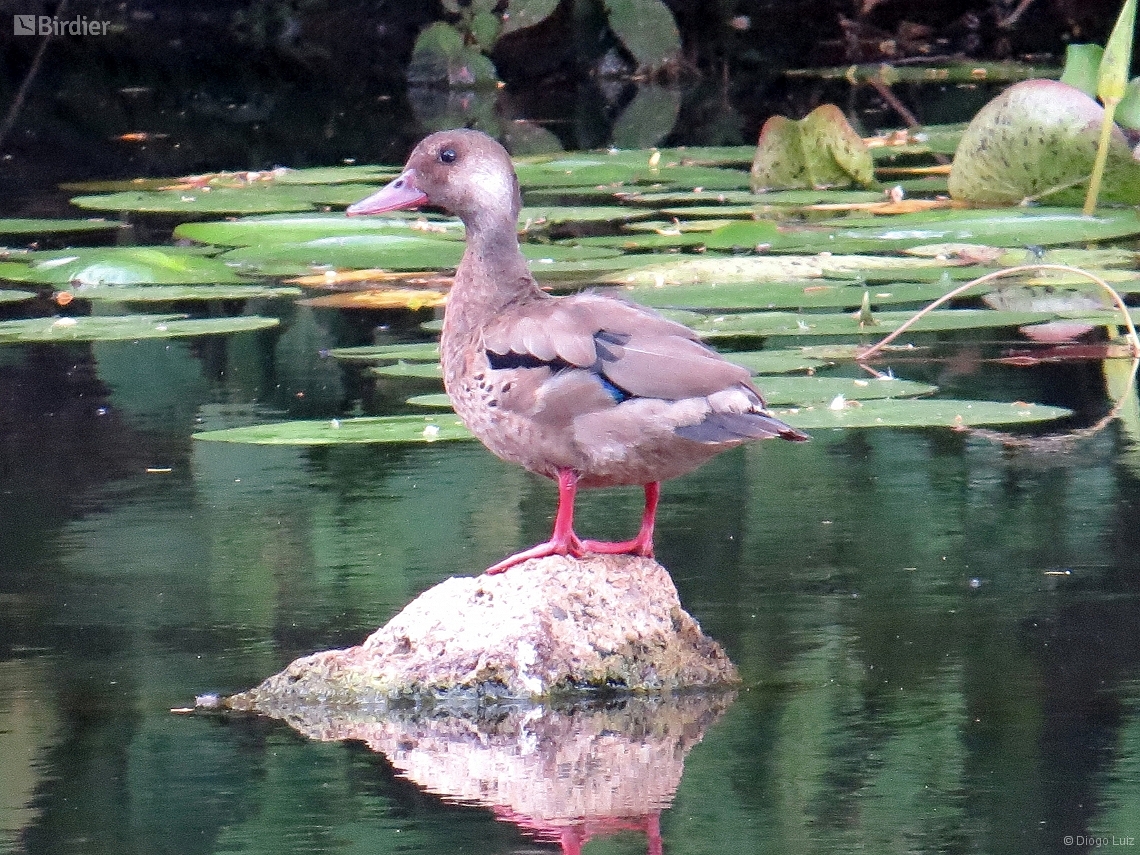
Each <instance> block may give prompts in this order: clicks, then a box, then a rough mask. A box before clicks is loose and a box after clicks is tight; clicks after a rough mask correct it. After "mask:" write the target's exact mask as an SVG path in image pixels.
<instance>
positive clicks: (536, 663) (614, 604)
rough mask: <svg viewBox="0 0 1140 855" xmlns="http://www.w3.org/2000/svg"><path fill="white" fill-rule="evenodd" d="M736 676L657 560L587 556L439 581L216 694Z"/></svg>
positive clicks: (663, 682)
mask: <svg viewBox="0 0 1140 855" xmlns="http://www.w3.org/2000/svg"><path fill="white" fill-rule="evenodd" d="M739 681H740V678H739V675H738V674H737V671H736V668H735V666H733V664H732V663H731V662H730V661H729V659H728V657H727V656H726V655H725V653H724V651H723V650H722V649H721V647H720V645H718V644H717V643H716V642H715V641H713V640H712V639H710V638H708V637H707V636H706V635H704V633H702V632H701V629H700V626H698V624H697V622H696V621H695V620H693V618H692V617H691V616H690V615H689V614H688V613H687V612H685V610H684V609H682V608H681V603H680V600H679V599H678V597H677V589H676V588H675V587H674V585H673V580H672V579H671V578H670V577H669V574H668V572H667V571H666V570H665V568H664V567H662V566H661V565H660V564H658V563H656V562H655V561H652V560H650V559H647V558H638V557H634V556H626V555H621V556H618V555H605V556H603V555H596V556H595V555H591V556H588V557H587V558H584V559H572V558H563V557H549V558H542V559H537V560H532V561H529V562H527V563H526V564H523V565H520V566H519V567H515V568H512V569H511V570H509V571H508V572H506V573H502V574H499V575H496V576H487V575H483V576H477V577H457V578H452V579H448V580H447V581H445V582H442V583H440V584H439V585H436V586H435V587H434V588H431V589H430V590H428V591H425V592H424V593H423V594H421V595H420V596H419V597H417V598H416V599H415V600H414V601H413V602H412V603H410V604H409V605H408V606H407V607H406V608H405V609H404V610H403V611H402V612H400V613H399V614H398V615H396V616H395V617H394V618H393V619H392V620H391V621H390V622H389V623H388V624H387V625H386V626H384V627H383V628H382V629H379V630H377V631H376V632H375V633H373V634H372V635H371V636H370V637H369V638H368V639H367V640H366V641H365V642H364V644H362V645H360V646H359V647H351V648H349V649H347V650H330V651H326V652H323V653H316V654H313V655H311V656H306V657H303V658H301V659H298V660H296V661H294V662H293V663H292V664H290V665H289V667H287V668H286V669H285V670H284V671H282V672H281V673H280V674H276V675H274V676H272V677H270V678H269V679H267V680H265V681H264V682H263V683H262V684H261V685H260V686H257V687H256V688H254V689H251V690H249V691H248V692H243V693H241V694H238V695H234V696H232V697H230V698H227V699H226V700H225V701H224V702H223V705H224V706H226V707H228V708H230V709H236V710H250V711H268V710H269V708H271V707H276V708H278V709H280V708H281V707H282V705H286V706H290V705H309V704H314V703H317V704H323V705H350V706H361V705H363V706H379V707H386V706H390V705H392V704H393V702H397V705H400V703H401V702H402V703H404V704H409V703H410V704H412V705H418V704H424V703H427V704H433V703H436V704H438V703H444V704H452V703H455V704H459V705H463V704H468V703H471V702H475V703H487V702H493V701H496V700H503V699H528V700H540V699H550V698H557V697H560V696H572V695H574V694H578V693H590V692H627V693H637V694H664V693H671V692H677V691H681V690H685V689H691V688H699V687H704V688H708V687H714V686H730V685H734V684H736V683H738V682H739ZM271 714H272V713H271Z"/></svg>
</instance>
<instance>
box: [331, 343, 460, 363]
mask: <svg viewBox="0 0 1140 855" xmlns="http://www.w3.org/2000/svg"><path fill="white" fill-rule="evenodd" d="M329 356H332V357H335V358H337V359H344V360H346V361H348V362H439V342H436V341H417V342H412V343H410V344H379V345H376V344H370V345H364V346H361V347H336V348H333V349H332V350H330V351H329Z"/></svg>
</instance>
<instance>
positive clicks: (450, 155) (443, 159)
mask: <svg viewBox="0 0 1140 855" xmlns="http://www.w3.org/2000/svg"><path fill="white" fill-rule="evenodd" d="M455 157H456V155H455V149H453V148H445V149H444V150H443V151H441V152H440V153H439V162H440V163H455Z"/></svg>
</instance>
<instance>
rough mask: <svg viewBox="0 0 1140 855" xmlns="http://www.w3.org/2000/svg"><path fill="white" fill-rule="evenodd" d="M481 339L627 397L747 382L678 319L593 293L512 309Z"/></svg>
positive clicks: (503, 352)
mask: <svg viewBox="0 0 1140 855" xmlns="http://www.w3.org/2000/svg"><path fill="white" fill-rule="evenodd" d="M483 341H484V345H485V347H486V348H487V350H488V351H489V352H490V353H491V354H493V355H494V356H495V357H500V358H502V357H508V356H512V355H513V357H515V358H516V359H531V360H534V362H535V363H536V364H538V363H541V364H547V365H551V366H557V367H565V368H570V367H573V368H580V369H584V370H587V371H590V372H593V373H595V374H597V375H598V376H599V377H600V378H604V379H605V381H606V383H607V384H612V386H613V387H616V389H617V390H620V392H621V393H623V394H624V395H625V396H628V397H636V398H659V399H663V400H672V401H676V400H682V399H684V398H693V397H701V396H706V395H711V394H714V393H716V392H719V391H721V390H723V389H726V388H729V387H731V386H734V385H736V384H744V385H746V386H749V387H750V386H751V384H750V383H749V379H748V378H749V372H748V370H747V369H745V368H742V367H741V366H739V365H734V364H733V363H731V362H727V361H726V360H724V359H723V358H722V357H721V356H720V355H719V354H718V353H716V351H714V350H711V349H710V348H708V347H706V346H705V345H704V344H702V343H701V342H700V341H699V339H698V338H697V336H696V334H695V333H694V332H693V331H692V330H690V329H689V328H688V327H686V326H684V325H683V324H679V323H676V322H674V321H670V320H668V319H666V318H663V317H661V316H660V315H658V314H657V313H656V312H653V311H651V310H649V309H645V308H643V307H641V306H636V305H634V304H632V303H626V302H624V301H621V300H616V299H614V298H612V297H606V296H602V295H597V294H580V295H575V296H573V297H564V298H561V299H550V300H543V301H540V302H537V303H530V304H527V305H524V306H519V307H512V308H511V309H509V310H508V311H506V312H504V313H503V314H502V315H500V316H499V317H498V318H497V319H495V321H493V322H492V323H491V324H489V325H488V326H487V327H486V328H485V329H484V332H483ZM494 361H495V359H492V362H494Z"/></svg>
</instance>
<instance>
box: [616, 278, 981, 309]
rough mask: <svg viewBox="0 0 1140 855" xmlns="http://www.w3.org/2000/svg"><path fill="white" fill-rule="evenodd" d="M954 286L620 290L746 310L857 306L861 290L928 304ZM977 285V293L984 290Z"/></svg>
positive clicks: (891, 301) (876, 299) (670, 302)
mask: <svg viewBox="0 0 1140 855" xmlns="http://www.w3.org/2000/svg"><path fill="white" fill-rule="evenodd" d="M952 287H953V283H952V282H948V283H946V284H945V285H943V284H941V283H933V284H926V283H919V282H903V283H897V284H893V285H890V286H887V287H878V288H862V287H853V286H851V285H843V284H821V283H820V282H819V281H818V280H815V281H812V280H809V281H807V282H755V283H729V284H717V283H711V284H702V285H675V286H666V287H662V288H659V287H657V286H653V285H639V286H637V287H629V288H623V289H622V290H621V294H622V296H623V297H626V298H628V299H630V300H633V301H634V302H635V303H641V304H643V305H646V306H659V307H664V306H668V307H676V308H683V309H717V310H722V311H732V310H748V309H754V310H759V309H822V308H838V309H842V308H846V307H856V306H858V305H859V304H860V302H861V301H862V299H863V295H864V294H869V295H870V301H871V305H874V306H886V305H897V304H899V303H928V302H930V301H931V300H935V299H937V298H938V297H941V296H942V295H943V294H945V293H946V292H947V291H949V290H950V289H951V288H952ZM983 291H984V289H982V288H979V289H978V292H977V293H983Z"/></svg>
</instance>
